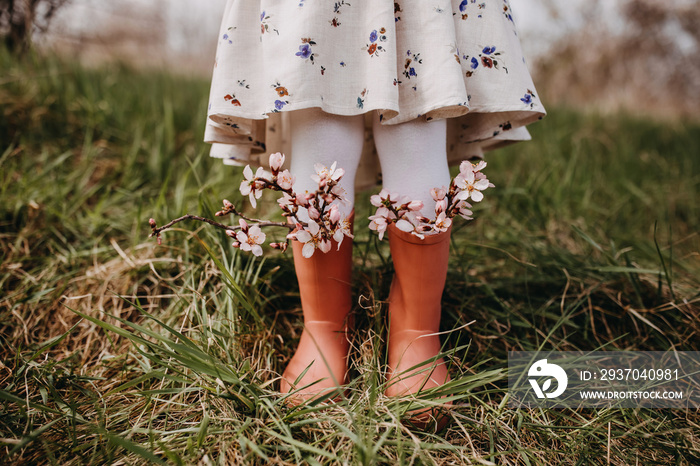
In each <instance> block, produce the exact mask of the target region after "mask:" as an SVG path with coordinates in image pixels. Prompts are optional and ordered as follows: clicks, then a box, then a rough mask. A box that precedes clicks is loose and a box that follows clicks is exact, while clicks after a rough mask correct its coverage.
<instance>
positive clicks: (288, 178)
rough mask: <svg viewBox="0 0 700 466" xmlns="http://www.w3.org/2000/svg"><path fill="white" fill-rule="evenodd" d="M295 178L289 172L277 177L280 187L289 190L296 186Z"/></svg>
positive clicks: (283, 172) (281, 173) (283, 171)
mask: <svg viewBox="0 0 700 466" xmlns="http://www.w3.org/2000/svg"><path fill="white" fill-rule="evenodd" d="M294 181H296V180H295V178H294V176H292V174H291V173H290V172H289V170H282V171H281V172H280V173H279V174H278V175H277V184H278V185H279V187H280V188H282V189H284V190H287V189H292V186H293V185H294Z"/></svg>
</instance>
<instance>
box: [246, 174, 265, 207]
mask: <svg viewBox="0 0 700 466" xmlns="http://www.w3.org/2000/svg"><path fill="white" fill-rule="evenodd" d="M264 175H265V170H264V169H263V168H262V167H258V169H257V170H256V172H255V175H253V170H252V169H251V168H250V165H246V166H245V168H244V169H243V176H244V177H245V179H244V180H243V181H241V186H240V191H241V194H242V195H244V196H249V198H250V204H251V205H252V206H253V208H255V207H256V206H257V202H256V199H260V197H261V196H262V188H263V186H264V184H263V183H261V182H259V181H255V179H256V178H263V176H264Z"/></svg>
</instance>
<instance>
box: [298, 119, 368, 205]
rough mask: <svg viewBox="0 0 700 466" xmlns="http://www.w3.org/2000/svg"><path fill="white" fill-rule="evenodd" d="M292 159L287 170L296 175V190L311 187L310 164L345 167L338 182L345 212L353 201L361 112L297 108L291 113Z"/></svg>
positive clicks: (362, 127) (313, 186) (362, 134)
mask: <svg viewBox="0 0 700 466" xmlns="http://www.w3.org/2000/svg"><path fill="white" fill-rule="evenodd" d="M290 120H291V132H292V161H291V166H290V169H289V171H290V172H292V175H294V176H295V177H296V183H295V184H294V189H295V190H296V191H297V192H303V191H304V190H307V191H315V190H316V188H317V187H318V186H317V185H316V183H315V182H314V181H313V180H312V179H311V175H313V174H314V173H315V171H314V165H315V164H317V163H320V164H321V165H324V166H326V167H328V168H330V166H331V165H332V164H333V162H337V163H338V165H337V166H338V167H341V168H343V169H344V170H345V176H343V178H342V179H341V180H340V186H341V187H342V188H343V189H344V190H345V192H346V198H347V199H348V205H347V206H342V207H344V208H345V210H344V211H343V210H342V209H341V212H343V213H344V214H346V215H347V214H349V213H350V211H351V210H352V206H353V205H354V203H355V173H357V166H358V164H359V163H360V156H361V155H362V145H363V144H364V141H365V123H364V116H362V115H357V116H340V115H331V114H329V113H325V112H323V111H321V110H319V109H317V108H310V109H305V110H299V111H296V112H294V113H293V114H292V115H291V118H290Z"/></svg>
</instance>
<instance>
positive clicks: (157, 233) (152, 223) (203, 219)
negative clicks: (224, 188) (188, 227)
mask: <svg viewBox="0 0 700 466" xmlns="http://www.w3.org/2000/svg"><path fill="white" fill-rule="evenodd" d="M241 217H243V216H241ZM243 218H245V219H246V220H250V221H255V222H256V225H258V226H259V227H271V226H275V227H285V228H287V229H289V230H290V231H291V230H293V229H294V228H295V227H296V226H295V225H294V224H291V223H285V222H263V221H261V220H255V219H249V218H246V217H243ZM184 220H197V221H199V222H204V223H208V224H209V225H213V226H215V227H217V228H221V229H223V230H231V231H237V230H240V229H241V227H240V226H232V225H224V224H223V223H219V222H215V221H214V220H211V219H209V218H206V217H200V216H199V215H192V214H187V215H183V216H182V217H180V218H176V219H175V220H172V221H170V222H168V223H167V224H165V225H163V226H162V227H157V228H156V222H155V220H153V219H150V220H149V221H148V223H149V225H150V226H151V229H152V230H153V231H152V232H151V234H150V235H149V236H148V237H149V238H151V237H153V236H155V237H156V238H158V239H160V234H161V232H162V231H164V230H167V229H168V228H171V227H172V226H173V225H175V224H176V223H180V222H182V221H184Z"/></svg>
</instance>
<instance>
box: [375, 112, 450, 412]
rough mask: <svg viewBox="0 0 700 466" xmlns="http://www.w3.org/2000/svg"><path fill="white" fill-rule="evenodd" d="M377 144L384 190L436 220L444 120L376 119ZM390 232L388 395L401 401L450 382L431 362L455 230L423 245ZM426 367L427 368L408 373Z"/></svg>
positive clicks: (445, 177) (443, 180)
mask: <svg viewBox="0 0 700 466" xmlns="http://www.w3.org/2000/svg"><path fill="white" fill-rule="evenodd" d="M374 139H375V143H376V145H377V152H378V154H379V159H380V162H381V165H382V175H383V180H384V188H386V189H387V190H389V191H390V192H396V193H398V194H400V195H408V196H410V197H411V199H417V200H421V201H423V203H424V204H425V208H424V209H423V214H424V215H425V216H426V217H432V218H434V217H435V212H434V207H435V203H434V201H433V200H432V197H431V196H430V189H431V188H434V187H442V186H447V185H448V184H449V181H450V174H449V170H448V166H447V155H446V124H445V121H444V120H438V121H431V122H425V121H412V122H407V123H403V124H399V125H392V126H389V125H380V124H379V123H378V121H376V120H375V124H374ZM388 232H389V245H390V249H391V257H392V260H393V261H394V270H395V273H394V279H393V281H392V284H391V292H390V294H389V341H388V343H389V352H388V355H389V361H388V362H389V370H388V374H387V378H388V380H389V385H388V388H387V390H386V393H387V395H389V396H396V395H403V394H409V393H417V392H419V391H421V390H423V389H426V388H432V387H436V386H439V385H442V384H444V383H445V382H447V381H448V380H449V375H448V373H447V368H446V367H445V364H444V361H443V360H442V359H438V360H437V361H434V362H427V361H428V360H429V359H431V358H434V357H435V356H436V355H437V354H438V353H439V352H440V348H441V346H440V338H439V336H438V335H437V333H438V332H439V330H440V314H441V306H440V302H441V298H442V292H443V289H444V287H445V279H446V277H447V262H448V256H449V246H450V242H449V239H450V230H448V231H446V232H444V233H439V234H436V235H430V236H426V237H425V239H424V240H421V239H419V238H418V237H416V236H414V235H412V234H410V233H406V232H403V231H400V230H399V229H397V228H394V227H393V225H392V226H391V227H390V228H389V230H388ZM421 363H424V365H423V367H421V368H419V369H417V370H416V369H414V370H412V371H411V372H406V371H408V370H409V369H410V368H411V367H414V366H417V365H419V364H421ZM422 414H423V415H426V414H427V413H422ZM423 417H427V416H423ZM419 422H420V421H419Z"/></svg>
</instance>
